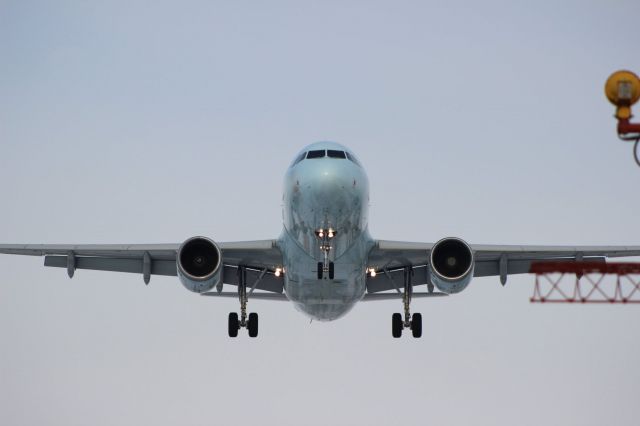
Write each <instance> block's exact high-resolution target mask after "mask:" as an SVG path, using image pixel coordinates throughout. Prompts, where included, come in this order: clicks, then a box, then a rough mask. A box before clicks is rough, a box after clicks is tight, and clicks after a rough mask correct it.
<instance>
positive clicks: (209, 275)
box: [176, 237, 224, 293]
mask: <svg viewBox="0 0 640 426" xmlns="http://www.w3.org/2000/svg"><path fill="white" fill-rule="evenodd" d="M176 267H177V270H178V277H179V278H180V282H181V283H182V285H183V286H185V288H186V289H187V290H190V291H193V292H195V293H202V292H205V291H209V290H211V289H212V288H213V287H215V286H216V285H218V283H219V282H220V280H221V279H222V271H223V269H224V268H223V266H222V251H221V250H220V248H219V247H218V246H217V245H216V243H214V242H213V241H212V240H210V239H209V238H206V237H193V238H189V239H188V240H187V241H185V242H184V243H182V245H181V246H180V248H179V249H178V255H177V257H176Z"/></svg>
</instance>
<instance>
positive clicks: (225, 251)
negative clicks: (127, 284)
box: [0, 142, 640, 338]
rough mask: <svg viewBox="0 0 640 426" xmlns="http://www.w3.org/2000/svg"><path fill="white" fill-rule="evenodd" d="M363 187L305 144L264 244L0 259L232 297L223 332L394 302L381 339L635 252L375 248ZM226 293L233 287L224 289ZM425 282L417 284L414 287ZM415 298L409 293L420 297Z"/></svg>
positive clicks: (192, 243) (32, 247)
mask: <svg viewBox="0 0 640 426" xmlns="http://www.w3.org/2000/svg"><path fill="white" fill-rule="evenodd" d="M368 209H369V181H368V179H367V175H366V173H365V170H364V167H363V165H362V164H361V163H360V161H359V160H358V158H357V157H356V156H355V154H354V153H353V151H351V150H349V149H348V148H347V147H345V146H343V145H340V144H338V143H335V142H317V143H314V144H311V145H309V146H307V147H305V148H304V149H303V150H302V151H300V152H299V153H298V154H297V155H296V156H295V157H294V160H293V161H292V163H291V165H290V166H289V168H288V170H287V171H286V174H285V177H284V191H283V210H282V217H283V227H282V232H281V233H280V236H279V237H278V238H275V239H272V240H259V241H243V242H216V241H214V240H213V239H211V238H209V237H206V236H195V237H191V238H188V239H187V240H186V241H184V242H182V243H176V244H126V245H117V244H108V245H87V244H81V245H62V244H54V245H43V244H27V245H15V244H4V245H0V253H5V254H18V255H32V256H44V257H45V258H44V264H45V266H52V267H60V268H66V269H67V273H68V275H69V277H73V275H74V272H75V271H76V269H91V270H101V271H112V272H129V273H138V274H141V275H142V277H143V279H144V282H145V283H146V284H148V283H149V280H150V278H151V275H165V276H177V277H178V279H179V281H180V282H181V283H182V285H183V286H184V287H185V288H186V289H187V290H190V291H192V292H194V293H197V294H199V295H202V296H207V297H233V298H237V299H238V300H239V304H240V312H239V313H237V312H232V313H230V314H229V317H228V333H229V336H230V337H236V336H237V335H238V332H239V330H240V329H242V328H246V329H247V331H248V334H249V336H250V337H256V336H257V335H258V314H257V313H255V312H252V313H249V314H247V302H248V301H249V300H250V299H267V300H273V301H284V302H291V303H292V304H293V305H294V306H295V307H296V308H297V309H298V310H299V311H301V312H302V313H304V314H305V315H307V316H308V317H309V318H311V319H314V320H318V321H333V320H336V319H338V318H340V317H342V316H344V315H346V314H347V313H348V312H349V311H350V310H351V309H352V308H353V307H354V306H355V304H356V303H358V302H366V301H374V300H392V299H393V300H398V301H401V302H402V306H403V312H402V313H393V314H392V327H391V328H392V336H393V337H396V338H397V337H400V336H401V335H402V332H403V330H404V329H409V330H411V334H412V335H413V337H420V336H421V335H422V316H421V314H419V313H413V314H412V313H411V309H410V308H411V301H412V299H414V298H418V297H445V296H448V295H452V294H456V293H459V292H461V291H463V290H464V289H465V288H466V287H467V286H468V285H469V283H470V282H471V280H472V278H473V277H484V276H497V277H500V281H501V282H502V284H505V283H506V280H507V276H508V275H511V274H522V273H527V272H529V268H530V266H531V263H532V262H533V261H537V260H545V259H555V260H563V261H569V262H571V261H576V260H603V259H604V258H607V257H625V256H639V255H640V246H630V247H629V246H519V245H518V246H510V245H473V244H468V243H467V242H465V241H463V240H462V239H460V238H456V237H446V238H442V239H440V240H439V241H437V242H435V243H430V242H402V241H389V240H378V239H374V238H372V237H371V235H370V233H369V229H368ZM225 286H227V288H229V287H230V288H232V289H233V291H225ZM420 286H424V287H420ZM421 288H422V289H423V290H421V291H414V290H416V289H417V290H420V289H421Z"/></svg>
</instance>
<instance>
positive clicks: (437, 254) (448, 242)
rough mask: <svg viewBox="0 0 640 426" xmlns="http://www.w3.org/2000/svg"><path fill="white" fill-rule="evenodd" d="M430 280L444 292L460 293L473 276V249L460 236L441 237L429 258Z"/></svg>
mask: <svg viewBox="0 0 640 426" xmlns="http://www.w3.org/2000/svg"><path fill="white" fill-rule="evenodd" d="M429 264H430V266H431V268H430V269H431V282H432V283H433V284H434V285H435V286H436V287H437V288H438V290H440V291H442V292H444V293H460V292H461V291H462V290H464V289H465V288H466V287H467V285H469V283H470V282H471V278H473V266H474V260H473V251H472V250H471V247H469V244H467V243H466V242H464V241H463V240H461V239H460V238H443V239H442V240H440V241H438V242H437V243H435V244H434V245H433V247H432V248H431V255H430V258H429Z"/></svg>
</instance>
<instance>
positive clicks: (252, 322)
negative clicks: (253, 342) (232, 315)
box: [247, 312, 258, 337]
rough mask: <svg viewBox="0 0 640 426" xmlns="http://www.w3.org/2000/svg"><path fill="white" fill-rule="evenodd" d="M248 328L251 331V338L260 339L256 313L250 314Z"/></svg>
mask: <svg viewBox="0 0 640 426" xmlns="http://www.w3.org/2000/svg"><path fill="white" fill-rule="evenodd" d="M247 328H248V329H249V337H258V314H256V313H255V312H251V313H250V314H249V320H248V321H247Z"/></svg>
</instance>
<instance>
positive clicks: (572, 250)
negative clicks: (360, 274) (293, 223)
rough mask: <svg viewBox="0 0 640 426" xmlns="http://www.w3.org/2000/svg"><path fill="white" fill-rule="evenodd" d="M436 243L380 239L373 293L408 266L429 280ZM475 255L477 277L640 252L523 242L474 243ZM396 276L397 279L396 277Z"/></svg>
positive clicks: (370, 282) (370, 283) (389, 286)
mask: <svg viewBox="0 0 640 426" xmlns="http://www.w3.org/2000/svg"><path fill="white" fill-rule="evenodd" d="M433 245H434V243H420V242H404V241H387V240H378V241H377V242H376V244H375V245H374V247H373V248H372V250H371V252H370V254H369V263H368V267H370V268H375V269H376V270H377V271H382V272H384V273H379V274H377V275H376V277H367V291H368V292H370V293H375V292H380V291H385V290H393V289H396V288H397V286H396V283H398V282H399V283H402V279H401V274H402V269H403V268H405V267H408V266H410V267H412V269H413V271H414V275H413V285H414V286H415V285H421V284H428V283H429V265H428V259H429V252H430V251H431V248H432V247H433ZM471 249H472V251H473V252H474V256H475V268H474V276H475V277H487V276H500V278H501V281H502V282H503V284H504V283H506V277H507V276H508V275H513V274H524V273H528V272H529V270H530V268H531V263H532V262H535V261H541V260H566V261H576V260H594V261H604V260H605V258H614V257H631V256H640V246H539V245H535V246H534V245H531V246H522V245H491V244H478V245H473V244H472V245H471ZM394 276H397V279H394Z"/></svg>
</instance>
